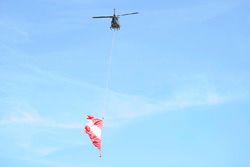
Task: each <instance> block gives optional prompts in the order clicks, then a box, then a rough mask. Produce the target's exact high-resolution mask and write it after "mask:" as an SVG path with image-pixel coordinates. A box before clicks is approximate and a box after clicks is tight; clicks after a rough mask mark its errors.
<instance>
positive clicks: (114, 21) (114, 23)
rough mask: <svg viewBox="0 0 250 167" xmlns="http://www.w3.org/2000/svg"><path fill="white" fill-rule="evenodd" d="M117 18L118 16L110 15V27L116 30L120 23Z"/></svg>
mask: <svg viewBox="0 0 250 167" xmlns="http://www.w3.org/2000/svg"><path fill="white" fill-rule="evenodd" d="M118 19H119V17H117V16H113V17H112V20H111V26H110V29H116V30H119V29H120V23H119V20H118Z"/></svg>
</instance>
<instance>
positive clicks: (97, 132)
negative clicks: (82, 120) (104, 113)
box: [85, 115, 103, 150]
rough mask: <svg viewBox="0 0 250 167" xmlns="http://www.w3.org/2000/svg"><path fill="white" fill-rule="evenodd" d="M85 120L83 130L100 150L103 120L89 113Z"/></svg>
mask: <svg viewBox="0 0 250 167" xmlns="http://www.w3.org/2000/svg"><path fill="white" fill-rule="evenodd" d="M87 120H88V123H87V124H86V126H85V132H86V133H87V134H88V135H89V138H90V140H91V141H92V143H93V144H94V146H95V147H97V148H98V149H99V150H101V144H102V126H103V120H102V119H98V118H95V117H93V116H90V115H87Z"/></svg>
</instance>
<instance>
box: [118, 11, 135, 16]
mask: <svg viewBox="0 0 250 167" xmlns="http://www.w3.org/2000/svg"><path fill="white" fill-rule="evenodd" d="M132 14H139V12H134V13H126V14H120V15H117V16H127V15H132Z"/></svg>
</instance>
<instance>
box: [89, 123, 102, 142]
mask: <svg viewBox="0 0 250 167" xmlns="http://www.w3.org/2000/svg"><path fill="white" fill-rule="evenodd" d="M87 126H89V127H90V131H91V132H92V133H93V134H94V135H96V137H97V138H99V139H101V136H102V130H101V129H100V128H99V127H98V126H96V125H94V124H93V121H92V120H89V122H88V123H87Z"/></svg>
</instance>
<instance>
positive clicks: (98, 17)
mask: <svg viewBox="0 0 250 167" xmlns="http://www.w3.org/2000/svg"><path fill="white" fill-rule="evenodd" d="M92 18H94V19H100V18H113V16H96V17H92Z"/></svg>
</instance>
